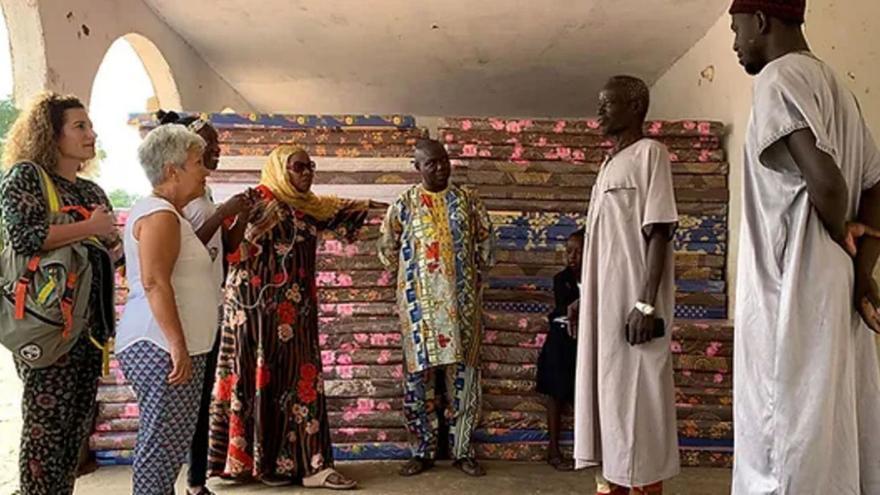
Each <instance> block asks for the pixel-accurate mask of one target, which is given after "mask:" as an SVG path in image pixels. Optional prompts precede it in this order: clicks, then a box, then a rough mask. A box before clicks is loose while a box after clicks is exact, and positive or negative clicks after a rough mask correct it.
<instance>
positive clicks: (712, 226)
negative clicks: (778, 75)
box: [439, 118, 732, 466]
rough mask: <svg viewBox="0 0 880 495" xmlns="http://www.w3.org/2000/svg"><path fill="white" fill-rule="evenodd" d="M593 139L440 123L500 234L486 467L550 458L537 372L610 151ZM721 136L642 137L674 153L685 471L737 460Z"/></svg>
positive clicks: (516, 124) (676, 344) (567, 132)
mask: <svg viewBox="0 0 880 495" xmlns="http://www.w3.org/2000/svg"><path fill="white" fill-rule="evenodd" d="M598 127H599V126H598V123H597V122H596V121H593V120H504V119H491V118H489V119H482V118H479V119H474V118H447V119H443V120H441V123H440V130H439V138H440V139H441V141H443V142H444V143H445V145H446V147H447V150H449V153H450V156H451V157H452V158H453V160H454V162H453V163H454V165H455V167H456V171H455V176H456V180H457V181H458V182H459V183H467V184H470V185H472V186H473V187H475V188H476V189H477V190H478V191H479V192H480V194H481V196H482V197H483V198H484V201H485V202H486V204H487V206H488V208H489V209H490V214H491V216H492V218H493V221H494V223H495V225H496V227H497V230H498V234H499V252H498V256H497V257H498V261H499V264H498V266H497V267H496V268H495V269H494V270H493V272H492V274H491V278H490V280H489V286H490V287H489V290H488V292H487V294H486V300H485V303H484V306H485V308H486V310H487V313H486V328H487V332H486V336H485V339H484V347H483V357H484V359H485V366H484V377H485V383H484V393H485V397H484V401H483V406H484V407H483V409H484V416H483V420H482V423H481V429H480V430H479V431H478V438H479V439H480V441H481V442H482V443H481V444H480V445H479V447H478V449H479V452H480V453H481V454H482V455H483V456H485V457H490V458H502V459H516V460H538V459H541V458H543V457H544V456H545V455H546V454H545V452H546V451H545V448H546V433H545V431H546V419H545V414H544V408H543V406H542V405H541V403H540V400H539V397H538V396H536V395H535V393H534V379H535V366H534V363H535V362H536V360H537V355H538V352H539V349H540V346H541V344H542V343H543V340H544V338H545V332H546V330H547V321H546V317H545V316H544V315H546V314H547V313H548V312H549V311H550V310H551V309H552V305H553V294H552V277H553V275H554V274H555V273H556V272H557V271H558V270H560V269H561V268H562V266H563V265H564V244H565V242H566V239H567V236H568V235H569V234H570V233H571V232H572V231H574V230H575V229H576V228H578V226H579V225H582V224H583V219H584V212H585V211H586V210H587V208H588V207H589V204H588V203H589V197H590V191H591V188H592V185H593V184H594V182H595V180H596V175H597V172H598V169H599V167H600V165H601V162H602V160H603V158H604V156H605V154H606V151H607V149H608V147H609V146H610V143H609V142H608V141H607V140H606V139H605V138H603V137H602V136H601V135H600V132H599V130H598ZM722 132H723V126H722V125H721V124H718V123H714V122H650V123H648V124H647V126H646V134H647V135H648V136H649V137H652V138H654V139H657V140H659V141H661V142H663V143H664V144H666V145H667V147H668V148H669V150H670V155H671V159H672V162H673V174H674V183H675V189H676V198H677V201H678V209H679V214H680V215H681V218H680V225H679V229H678V231H677V234H676V238H675V249H676V284H677V295H676V302H677V304H676V317H677V318H678V322H677V325H676V327H675V329H674V333H673V338H674V341H673V351H674V358H675V373H676V383H677V385H678V389H677V394H678V397H677V402H678V416H679V430H680V438H681V442H680V443H681V446H682V450H683V455H682V458H683V461H684V463H685V464H687V465H721V466H724V465H728V464H729V462H730V454H729V453H730V451H731V450H732V449H731V447H732V424H731V416H732V414H731V408H730V406H731V393H730V369H731V353H732V345H731V341H732V328H731V327H730V326H729V325H728V324H727V322H726V321H724V320H722V318H725V317H726V305H727V301H726V283H725V270H724V266H725V258H726V253H727V209H728V205H727V200H728V191H727V170H728V167H727V164H726V163H725V161H724V159H725V157H724V152H723V150H722V149H721V139H722ZM690 318H701V319H708V318H713V319H716V320H714V321H709V320H707V321H697V320H690ZM568 425H569V426H570V423H569V424H568Z"/></svg>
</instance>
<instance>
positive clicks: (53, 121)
mask: <svg viewBox="0 0 880 495" xmlns="http://www.w3.org/2000/svg"><path fill="white" fill-rule="evenodd" d="M73 108H85V105H83V103H82V101H80V99H79V98H77V97H76V96H73V95H59V94H57V93H53V92H51V91H44V92H42V93H40V94H38V95H37V96H36V97H35V98H34V99H33V100H32V101H31V104H30V105H29V106H28V108H27V109H26V110H25V111H23V112H21V114H19V116H18V118H17V119H15V123H13V124H12V128H11V129H10V130H9V134H8V135H7V136H6V143H5V146H4V149H3V168H4V169H9V168H10V167H12V166H13V165H15V164H16V163H21V162H23V161H30V162H34V163H37V164H40V165H42V166H44V167H46V168H47V169H49V170H55V167H56V166H57V165H58V138H59V136H61V131H62V129H63V128H64V112H65V111H66V110H70V109H73ZM89 165H90V164H83V170H81V171H80V172H82V173H86V172H87V171H86V170H85V169H86V168H89Z"/></svg>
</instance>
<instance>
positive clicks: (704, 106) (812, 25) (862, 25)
mask: <svg viewBox="0 0 880 495" xmlns="http://www.w3.org/2000/svg"><path fill="white" fill-rule="evenodd" d="M809 5H810V8H809V10H808V12H807V38H808V40H809V41H810V44H811V46H812V49H813V51H814V52H815V53H816V54H817V55H818V56H819V57H821V58H823V59H824V60H825V61H827V62H828V63H829V64H830V65H831V66H832V67H833V68H834V69H835V70H836V71H837V72H838V73H839V74H841V75H846V76H847V77H846V78H847V81H848V82H849V84H850V87H851V88H852V90H853V91H854V92H855V94H856V96H857V97H858V98H859V101H860V102H861V104H862V108H863V110H864V112H865V116H866V119H867V121H868V125H869V126H870V127H871V129H872V130H873V131H874V134H875V136H878V137H880V50H878V45H877V42H876V37H877V33H878V32H880V2H878V1H877V0H847V2H846V7H845V8H843V5H842V4H841V3H840V2H836V1H835V0H811V1H810V2H809ZM732 46H733V33H732V32H731V30H730V17H729V16H728V15H727V14H724V15H722V16H721V17H720V18H719V19H718V22H717V23H716V24H715V25H714V26H713V27H712V28H711V29H709V31H708V32H707V33H706V36H705V37H704V38H703V39H702V40H700V41H699V42H697V44H696V45H694V46H693V48H691V49H690V50H689V51H688V52H687V53H686V54H685V55H684V56H682V57H681V58H680V59H679V60H678V61H677V62H676V63H675V64H674V65H673V66H672V67H671V68H670V69H669V70H668V71H667V72H666V74H664V75H663V76H661V77H660V79H659V80H658V81H657V82H656V83H655V84H654V86H653V88H652V90H651V92H652V94H651V97H652V101H653V103H652V111H651V117H653V118H706V119H712V120H720V121H722V122H724V123H725V124H727V125H728V137H727V143H726V146H727V152H728V160H729V162H730V169H731V170H730V235H729V250H728V252H729V257H728V265H727V266H728V270H727V271H728V280H729V282H730V285H729V289H728V293H729V295H730V297H731V299H730V300H731V310H732V308H733V304H734V298H733V296H734V294H735V285H734V284H735V282H736V276H735V274H736V266H737V247H738V243H739V228H740V213H741V212H740V210H741V206H742V201H741V198H742V146H743V142H744V139H745V129H746V126H747V124H748V118H749V114H750V111H751V95H752V90H751V85H752V80H751V78H750V77H749V76H747V75H746V74H745V72H743V70H742V68H741V67H740V66H739V64H738V63H737V60H736V56H735V55H734V53H733V49H732ZM732 314H733V313H732V312H731V315H732Z"/></svg>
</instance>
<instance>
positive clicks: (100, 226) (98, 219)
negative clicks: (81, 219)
mask: <svg viewBox="0 0 880 495" xmlns="http://www.w3.org/2000/svg"><path fill="white" fill-rule="evenodd" d="M86 222H87V223H88V226H89V231H90V234H91V235H93V236H95V237H101V238H110V237H111V236H113V235H114V234H117V233H118V232H117V230H116V217H115V216H113V213H111V212H110V210H108V209H107V207H106V206H104V205H99V206H97V207H95V210H94V211H93V212H92V216H90V217H89V219H88V220H86Z"/></svg>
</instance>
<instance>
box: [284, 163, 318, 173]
mask: <svg viewBox="0 0 880 495" xmlns="http://www.w3.org/2000/svg"><path fill="white" fill-rule="evenodd" d="M317 167H318V165H317V164H316V163H315V162H314V160H309V161H307V162H301V161H295V162H293V163H291V164H290V170H291V171H292V172H293V173H295V174H301V173H303V172H305V171H306V170H308V171H309V172H314V171H315V169H316V168H317Z"/></svg>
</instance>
